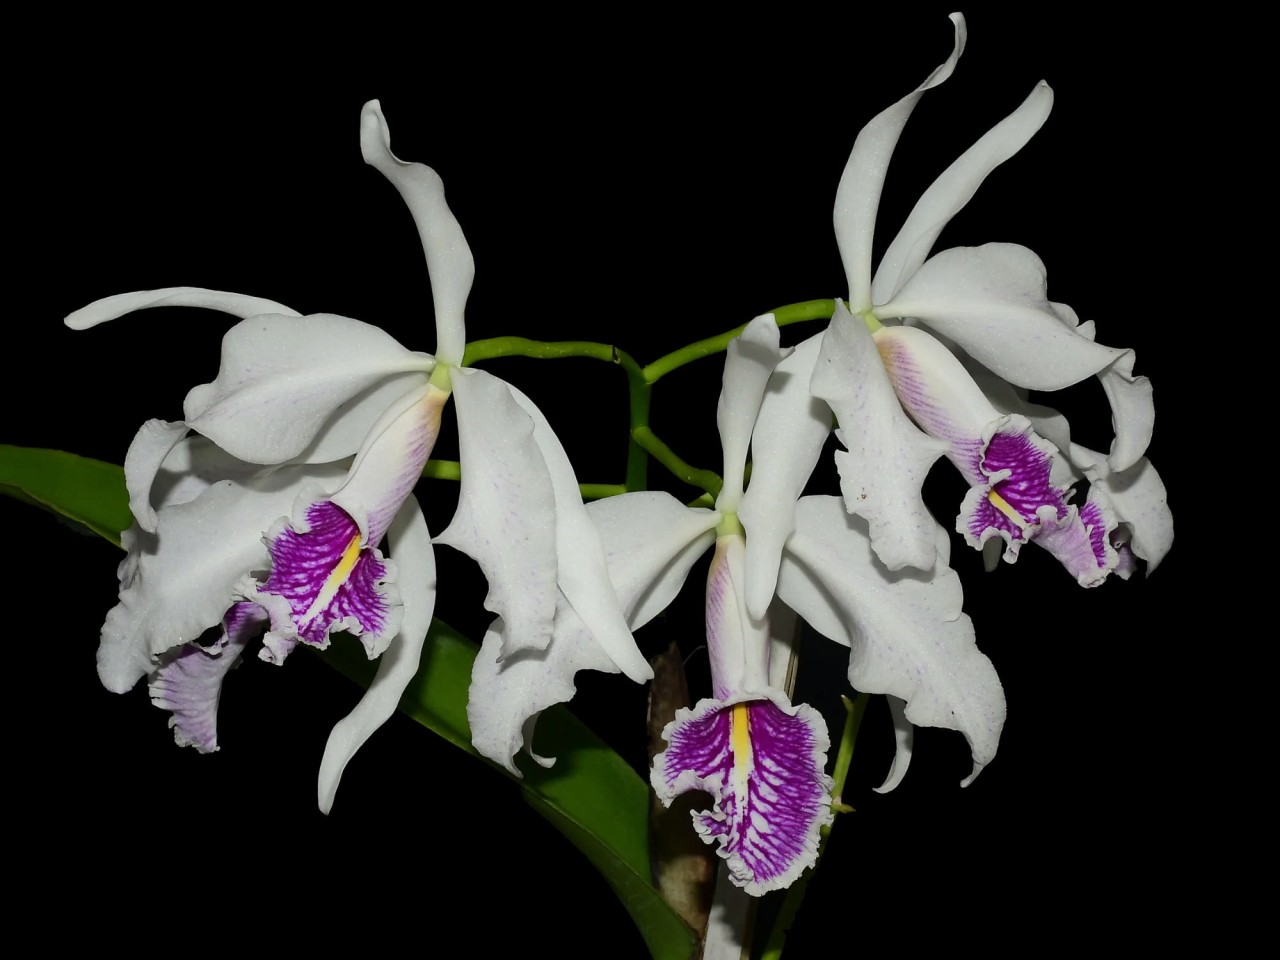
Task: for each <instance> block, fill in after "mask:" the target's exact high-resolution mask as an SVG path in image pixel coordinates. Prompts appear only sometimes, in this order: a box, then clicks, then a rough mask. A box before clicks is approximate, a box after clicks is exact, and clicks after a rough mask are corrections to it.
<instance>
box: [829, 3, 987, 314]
mask: <svg viewBox="0 0 1280 960" xmlns="http://www.w3.org/2000/svg"><path fill="white" fill-rule="evenodd" d="M951 22H952V23H953V24H954V25H955V43H954V45H953V46H952V49H951V55H950V56H949V57H947V59H946V60H944V61H943V62H942V63H941V64H940V65H939V66H938V67H937V68H936V69H934V71H933V72H932V73H931V74H929V76H928V77H927V78H926V79H925V81H924V83H922V84H920V86H918V87H916V89H915V90H913V91H912V92H911V93H909V94H907V95H906V96H905V97H903V98H902V99H901V100H899V101H898V102H897V103H895V104H894V105H893V106H891V107H889V108H887V109H885V110H883V111H881V112H880V113H879V114H877V115H876V116H875V117H873V118H872V119H871V120H870V121H869V122H868V123H867V125H866V126H864V127H863V128H862V129H861V130H860V131H859V132H858V139H857V140H855V141H854V144H853V151H852V152H851V153H850V154H849V160H848V162H847V163H845V167H844V173H843V174H842V175H841V177H840V186H839V187H838V188H837V189H836V205H835V214H834V219H835V229H836V244H837V245H838V246H839V248H840V259H841V261H842V262H843V263H844V271H845V275H846V277H847V278H848V283H849V303H850V305H851V306H852V307H853V309H854V312H856V313H861V312H862V311H864V310H866V309H868V308H869V307H870V306H871V303H872V301H871V238H872V236H873V234H874V233H875V227H876V210H877V208H878V207H879V206H880V191H881V189H882V188H883V187H884V177H885V171H886V170H888V168H889V158H890V157H891V156H893V149H894V147H896V146H897V144H898V137H899V136H900V135H901V134H902V128H903V127H904V126H906V123H907V118H908V117H910V116H911V111H912V110H914V109H915V106H916V104H917V103H918V102H919V101H920V97H921V96H922V95H923V94H924V92H925V91H926V90H928V89H930V88H932V87H936V86H937V85H938V84H940V83H942V82H943V81H945V80H946V79H947V78H948V77H950V76H951V73H952V71H954V70H955V67H956V63H957V62H958V61H959V59H960V55H961V54H962V53H963V52H964V44H965V38H966V36H967V33H966V31H965V23H964V17H963V16H962V15H960V14H958V13H953V14H952V15H951Z"/></svg>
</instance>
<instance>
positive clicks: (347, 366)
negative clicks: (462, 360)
mask: <svg viewBox="0 0 1280 960" xmlns="http://www.w3.org/2000/svg"><path fill="white" fill-rule="evenodd" d="M434 364H435V361H434V360H433V359H432V358H431V357H429V356H427V355H426V354H422V353H413V352H411V351H409V350H406V349H405V348H404V347H402V346H401V345H400V344H399V343H397V342H396V341H395V339H393V338H392V337H391V336H390V335H388V334H387V333H385V332H383V331H382V330H380V329H379V328H378V327H374V326H371V325H370V324H367V323H361V322H360V321H359V320H351V319H349V318H347V317H338V316H333V315H331V314H316V315H314V316H310V317H284V316H276V315H268V316H260V317H253V318H251V319H249V320H244V321H242V322H240V323H238V324H236V325H235V326H234V327H232V328H231V329H230V330H228V331H227V335H226V337H225V338H224V339H223V341H222V364H221V366H220V367H219V369H218V376H217V379H215V380H214V381H213V382H212V383H205V384H201V385H200V386H198V387H195V388H194V389H193V390H192V391H191V392H190V393H188V394H187V399H186V404H185V406H184V410H185V418H184V419H185V420H186V421H187V424H188V425H189V426H190V427H191V428H192V429H194V430H198V431H199V432H200V433H202V434H204V435H205V436H207V437H208V438H209V439H211V440H213V441H214V443H216V444H218V446H220V447H222V448H223V449H224V450H226V451H227V452H228V453H230V454H232V455H233V456H235V457H239V458H240V459H241V460H249V461H251V462H253V463H283V462H284V461H286V460H293V459H295V458H298V457H300V456H302V455H303V454H304V452H305V454H306V457H305V459H307V460H309V461H311V462H327V461H330V460H338V459H340V458H342V457H349V456H351V455H352V454H353V453H355V452H356V450H357V449H359V446H360V443H361V442H362V441H363V440H364V437H365V435H366V434H367V433H368V432H369V428H370V427H371V426H373V423H374V421H376V420H377V419H378V417H379V416H381V415H382V412H383V411H384V410H386V408H387V407H388V406H389V405H390V403H391V401H392V400H393V399H394V398H396V397H399V396H402V395H404V394H405V393H406V392H407V391H408V389H409V386H410V385H411V384H413V383H421V382H423V381H424V380H425V377H424V374H425V373H429V372H430V371H431V369H432V367H433V366H434Z"/></svg>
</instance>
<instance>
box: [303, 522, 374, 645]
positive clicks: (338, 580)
mask: <svg viewBox="0 0 1280 960" xmlns="http://www.w3.org/2000/svg"><path fill="white" fill-rule="evenodd" d="M359 559H360V534H358V533H357V534H356V535H355V536H354V537H352V538H351V542H350V543H348V544H347V547H346V549H345V550H343V551H342V556H341V557H339V558H338V563H337V565H336V566H334V568H333V570H332V571H331V572H330V573H329V576H327V577H326V578H325V581H324V586H322V587H321V588H320V592H319V593H318V594H316V598H315V600H314V601H312V604H311V606H310V607H308V608H307V612H306V613H305V614H304V615H303V617H302V620H301V622H300V623H299V624H298V625H299V626H300V627H305V626H306V625H307V624H309V623H310V622H311V621H312V620H314V619H315V618H316V617H318V616H320V614H321V613H322V612H323V611H324V609H325V607H327V606H329V603H330V602H331V601H332V600H333V598H334V597H335V596H337V593H338V590H339V589H340V588H341V587H342V585H343V584H344V583H346V582H347V577H349V576H351V571H352V570H354V569H355V566H356V561H357V560H359Z"/></svg>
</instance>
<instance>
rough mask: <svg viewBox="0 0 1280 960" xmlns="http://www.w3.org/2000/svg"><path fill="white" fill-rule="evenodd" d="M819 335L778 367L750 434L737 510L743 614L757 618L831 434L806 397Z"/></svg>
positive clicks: (822, 408)
mask: <svg viewBox="0 0 1280 960" xmlns="http://www.w3.org/2000/svg"><path fill="white" fill-rule="evenodd" d="M821 347H822V334H820V333H819V334H816V335H814V336H812V337H810V338H809V339H808V340H806V341H804V342H803V343H801V344H800V345H799V346H797V347H796V348H795V350H794V352H793V353H792V354H791V356H789V357H787V358H786V359H785V360H783V361H782V362H781V363H779V364H778V366H777V369H776V370H774V373H773V376H772V377H770V378H769V387H768V389H767V390H766V391H765V394H764V400H763V401H762V402H761V404H760V414H759V416H757V417H756V423H755V429H754V430H753V431H752V434H751V485H750V486H749V487H748V488H747V492H746V494H744V495H743V497H742V504H741V505H740V506H739V507H738V518H739V519H740V520H741V521H742V526H743V528H744V529H745V530H746V532H747V558H746V578H747V580H746V585H745V590H746V594H747V609H748V610H749V611H750V613H751V615H752V616H753V617H757V618H759V617H763V616H764V615H765V611H766V610H768V609H769V602H770V601H771V600H772V599H773V589H774V586H775V585H776V584H777V582H778V564H779V563H781V562H782V545H783V544H784V543H786V541H787V537H789V536H791V531H792V530H794V529H795V503H796V501H797V500H798V499H800V494H801V493H803V492H804V486H805V484H806V483H808V481H809V475H810V474H811V473H812V472H813V468H814V466H815V465H816V464H817V462H818V457H819V456H820V455H821V454H822V445H823V443H825V442H826V439H827V434H828V433H830V432H831V419H832V418H831V411H830V409H828V407H827V405H826V404H825V403H823V402H822V401H821V400H819V399H818V398H817V397H815V396H813V395H812V394H811V393H810V392H809V382H810V380H811V379H812V377H813V370H814V367H815V366H816V364H817V362H818V352H819V350H820V349H821Z"/></svg>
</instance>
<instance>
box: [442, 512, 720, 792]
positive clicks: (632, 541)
mask: <svg viewBox="0 0 1280 960" xmlns="http://www.w3.org/2000/svg"><path fill="white" fill-rule="evenodd" d="M586 509H587V513H588V515H589V516H590V519H591V522H593V523H594V524H595V525H596V529H597V530H598V531H599V535H600V539H601V541H602V543H603V544H604V550H605V562H606V563H607V565H608V571H609V578H610V580H611V581H612V582H613V585H614V589H615V590H616V592H617V596H618V599H619V601H620V602H621V603H622V606H623V610H624V612H625V613H626V616H627V622H628V624H629V625H630V626H631V628H632V629H633V630H634V629H639V628H640V627H641V626H643V625H644V624H645V623H647V622H648V621H649V620H650V619H652V618H653V617H654V616H656V615H657V614H658V613H660V612H661V611H662V610H664V609H665V608H666V607H667V605H668V604H669V603H670V602H671V600H672V598H673V597H675V595H676V593H678V592H679V590H680V587H681V586H682V585H683V584H684V581H685V578H686V577H687V576H688V574H689V568H690V567H691V566H692V565H693V563H694V561H695V560H696V559H697V558H698V557H699V556H701V554H702V553H703V551H705V550H706V548H707V547H708V546H709V545H710V544H711V542H712V540H713V539H714V538H715V534H714V533H713V530H714V528H715V525H716V523H717V521H718V519H719V515H718V514H716V513H712V512H710V511H706V510H690V509H689V508H688V507H685V506H684V505H682V504H681V503H680V502H679V501H677V500H676V499H675V498H674V497H672V496H671V495H670V494H666V493H659V492H656V491H648V492H642V493H629V494H625V495H623V496H620V497H610V498H608V499H606V500H599V501H596V502H595V503H590V504H588V505H587V508H586ZM504 631H505V625H504V623H503V622H502V620H501V619H499V620H496V621H494V623H493V625H492V626H491V627H490V628H489V632H488V633H487V634H486V635H485V639H484V644H483V646H482V647H481V649H480V654H479V656H478V657H477V658H476V664H475V668H474V671H473V673H472V677H471V692H470V696H469V698H468V701H467V717H468V719H469V721H470V724H471V737H472V743H473V744H474V745H475V748H476V749H477V750H478V751H479V752H480V753H481V754H483V755H484V756H486V757H488V758H489V759H491V760H493V761H494V762H495V763H500V764H502V765H503V766H504V767H506V768H507V769H508V770H510V771H511V772H512V773H513V774H515V775H517V776H519V775H520V772H519V770H518V769H517V767H516V765H515V762H514V757H515V755H516V753H517V752H518V751H519V750H520V748H521V746H522V745H524V744H525V743H526V742H527V739H526V732H527V730H528V724H529V721H530V720H531V719H532V718H533V717H534V716H536V715H537V714H538V713H539V712H540V711H542V710H545V709H546V708H547V707H549V706H551V705H552V704H555V703H563V702H566V701H568V700H570V699H572V697H573V694H574V683H573V679H574V675H575V674H576V673H577V672H578V671H579V670H599V671H601V672H604V673H616V672H617V670H618V667H617V665H616V664H615V663H614V661H613V658H612V657H610V656H608V655H607V654H606V653H605V652H604V650H603V648H602V647H601V646H600V644H599V643H598V642H596V641H595V640H594V639H593V638H592V636H591V631H590V630H589V629H588V628H587V626H586V625H585V624H584V623H583V622H582V618H581V617H579V616H578V614H577V613H576V612H575V611H574V608H573V606H572V605H571V604H569V603H568V602H567V601H565V600H564V599H563V598H561V603H560V605H559V606H558V607H557V609H556V618H555V624H554V636H553V638H552V640H551V643H550V644H549V645H548V646H547V648H546V649H545V650H537V651H535V650H529V651H524V652H522V653H519V654H517V655H515V656H512V657H506V658H505V659H504V658H503V657H502V647H503V633H504Z"/></svg>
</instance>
